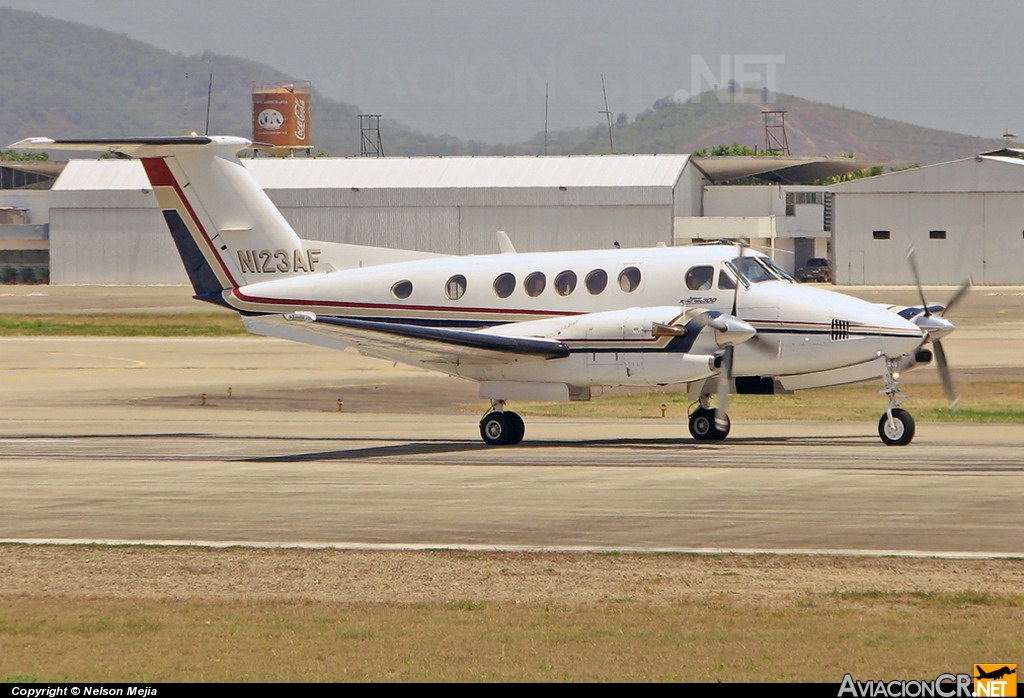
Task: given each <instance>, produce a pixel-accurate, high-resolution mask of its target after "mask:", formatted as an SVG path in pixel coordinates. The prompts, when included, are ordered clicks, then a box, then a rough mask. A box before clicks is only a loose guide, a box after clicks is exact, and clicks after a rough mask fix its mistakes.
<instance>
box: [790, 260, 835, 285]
mask: <svg viewBox="0 0 1024 698" xmlns="http://www.w3.org/2000/svg"><path fill="white" fill-rule="evenodd" d="M796 278H797V279H798V280H799V281H819V282H821V283H826V284H827V283H830V282H831V281H832V264H831V263H830V262H829V261H828V260H827V259H825V258H824V257H811V258H810V259H808V260H807V264H805V265H804V266H802V267H800V268H799V269H797V270H796Z"/></svg>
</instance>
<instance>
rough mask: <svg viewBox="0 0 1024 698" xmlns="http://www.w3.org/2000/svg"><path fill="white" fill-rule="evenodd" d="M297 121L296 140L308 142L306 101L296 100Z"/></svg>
mask: <svg viewBox="0 0 1024 698" xmlns="http://www.w3.org/2000/svg"><path fill="white" fill-rule="evenodd" d="M295 119H296V124H295V138H296V139H298V140H300V141H304V140H306V100H304V99H297V100H295Z"/></svg>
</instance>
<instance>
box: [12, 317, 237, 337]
mask: <svg viewBox="0 0 1024 698" xmlns="http://www.w3.org/2000/svg"><path fill="white" fill-rule="evenodd" d="M247 334H248V333H247V332H246V331H245V328H244V327H243V326H242V323H241V321H240V320H239V319H238V316H236V315H229V314H224V313H196V314H194V315H127V314H124V315H102V314H97V315H0V337H239V336H245V335H247Z"/></svg>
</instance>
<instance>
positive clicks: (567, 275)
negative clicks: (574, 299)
mask: <svg viewBox="0 0 1024 698" xmlns="http://www.w3.org/2000/svg"><path fill="white" fill-rule="evenodd" d="M575 290H576V272H574V271H569V270H568V269H566V270H565V271H563V272H560V273H559V274H558V276H556V277H555V292H556V293H558V295H560V296H568V295H569V294H570V293H572V292H573V291H575Z"/></svg>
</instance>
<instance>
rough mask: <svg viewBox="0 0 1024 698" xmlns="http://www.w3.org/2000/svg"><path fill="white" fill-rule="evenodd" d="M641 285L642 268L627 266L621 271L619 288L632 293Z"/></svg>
mask: <svg viewBox="0 0 1024 698" xmlns="http://www.w3.org/2000/svg"><path fill="white" fill-rule="evenodd" d="M639 285H640V270H639V269H637V268H636V267H626V268H625V269H623V270H622V271H621V272H620V273H619V288H621V289H622V290H623V291H625V292H626V293H632V292H633V291H635V290H636V289H637V286H639Z"/></svg>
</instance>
